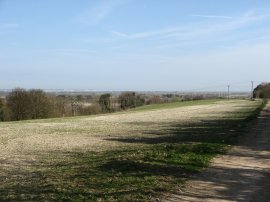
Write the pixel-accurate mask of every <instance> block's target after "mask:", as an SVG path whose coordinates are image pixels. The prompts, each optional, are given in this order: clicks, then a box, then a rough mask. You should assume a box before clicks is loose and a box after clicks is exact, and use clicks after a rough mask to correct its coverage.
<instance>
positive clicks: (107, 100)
mask: <svg viewBox="0 0 270 202" xmlns="http://www.w3.org/2000/svg"><path fill="white" fill-rule="evenodd" d="M98 103H99V105H100V107H101V109H102V112H110V111H111V94H109V93H106V94H103V95H101V96H100V98H99V101H98Z"/></svg>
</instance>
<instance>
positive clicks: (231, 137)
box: [106, 119, 247, 144]
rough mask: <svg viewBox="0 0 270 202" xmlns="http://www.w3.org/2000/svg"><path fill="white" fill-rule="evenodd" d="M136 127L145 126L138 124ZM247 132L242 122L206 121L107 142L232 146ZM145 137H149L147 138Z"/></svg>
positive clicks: (112, 139)
mask: <svg viewBox="0 0 270 202" xmlns="http://www.w3.org/2000/svg"><path fill="white" fill-rule="evenodd" d="M137 124H138V125H140V124H142V125H146V124H147V123H144V122H140V123H137ZM245 131H247V128H246V122H244V121H243V120H237V119H235V120H232V119H226V120H224V119H223V120H213V121H212V120H208V121H201V122H199V123H194V124H188V125H183V124H172V125H169V126H167V127H165V128H164V129H163V130H159V131H156V130H153V131H151V130H149V131H145V132H144V134H145V136H146V137H141V138H137V137H130V138H126V137H124V138H108V139H106V140H108V141H119V142H124V143H144V144H160V143H186V142H204V143H226V144H233V143H235V142H236V141H237V139H238V138H239V135H241V134H243V133H244V132H245ZM147 135H148V136H149V137H147Z"/></svg>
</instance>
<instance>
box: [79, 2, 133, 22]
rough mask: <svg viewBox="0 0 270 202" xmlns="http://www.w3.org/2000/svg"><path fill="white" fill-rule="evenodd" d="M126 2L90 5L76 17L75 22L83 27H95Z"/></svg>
mask: <svg viewBox="0 0 270 202" xmlns="http://www.w3.org/2000/svg"><path fill="white" fill-rule="evenodd" d="M127 1H128V0H100V1H97V2H98V3H97V4H95V5H92V6H91V7H90V8H88V9H86V10H85V11H83V12H82V13H81V14H80V15H79V16H78V17H77V21H79V22H80V23H82V24H84V25H96V24H98V23H99V22H101V21H102V20H104V19H105V18H107V17H108V16H109V15H110V14H111V13H112V12H113V10H115V9H116V8H117V7H118V6H120V5H121V4H124V3H126V2H127Z"/></svg>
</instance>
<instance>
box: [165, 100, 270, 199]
mask: <svg viewBox="0 0 270 202" xmlns="http://www.w3.org/2000/svg"><path fill="white" fill-rule="evenodd" d="M162 201H168V202H176V201H186V202H202V201H206V202H210V201H211V202H213V201H218V202H229V201H241V202H242V201H243V202H249V201H250V202H267V201H270V103H268V105H267V106H266V108H265V109H264V110H263V111H262V112H261V114H260V116H259V117H258V119H257V120H255V121H254V122H253V123H252V126H251V130H250V132H249V134H247V136H245V138H243V139H242V140H241V141H240V143H239V144H238V145H237V146H234V147H233V148H232V149H231V150H230V151H229V152H228V153H227V154H226V155H223V156H218V157H217V158H215V159H214V160H213V163H212V164H211V166H210V168H208V169H207V170H206V171H205V172H203V173H201V174H199V175H197V176H194V177H193V179H192V180H190V181H188V183H187V184H186V186H185V188H180V189H179V191H178V193H175V194H173V195H169V196H166V197H165V199H164V200H162Z"/></svg>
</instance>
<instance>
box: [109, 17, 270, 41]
mask: <svg viewBox="0 0 270 202" xmlns="http://www.w3.org/2000/svg"><path fill="white" fill-rule="evenodd" d="M212 17H214V16H212ZM215 17H220V18H221V17H223V18H224V17H226V18H227V19H228V21H227V22H225V23H222V24H220V23H217V22H214V23H212V22H211V23H209V22H207V23H206V22H196V23H193V24H187V25H181V26H176V27H172V28H164V29H160V30H151V31H146V32H138V33H133V34H127V33H124V32H120V31H115V30H111V31H110V32H111V33H112V34H114V35H115V36H118V37H121V38H125V39H145V38H150V37H156V38H163V39H164V38H174V39H179V40H191V39H194V38H198V37H199V38H201V37H203V36H209V35H211V34H217V33H219V34H220V33H227V32H230V31H234V30H238V29H241V28H243V27H247V26H250V25H252V24H253V23H256V22H260V21H263V20H267V19H269V18H270V15H256V14H254V13H252V12H247V13H244V14H242V15H241V16H238V17H229V16H215Z"/></svg>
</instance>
